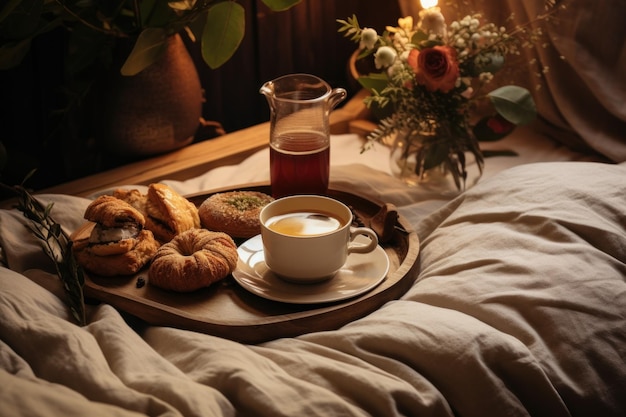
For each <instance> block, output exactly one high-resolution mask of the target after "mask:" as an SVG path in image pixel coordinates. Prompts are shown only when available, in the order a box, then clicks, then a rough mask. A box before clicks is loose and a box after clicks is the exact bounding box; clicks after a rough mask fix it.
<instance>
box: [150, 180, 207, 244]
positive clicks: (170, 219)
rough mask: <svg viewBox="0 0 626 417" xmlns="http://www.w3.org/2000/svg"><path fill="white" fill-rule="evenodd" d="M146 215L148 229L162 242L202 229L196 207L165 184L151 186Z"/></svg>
mask: <svg viewBox="0 0 626 417" xmlns="http://www.w3.org/2000/svg"><path fill="white" fill-rule="evenodd" d="M145 213H146V229H149V230H151V231H152V233H154V236H155V237H156V238H157V239H158V240H159V241H161V242H169V241H170V240H172V238H174V236H176V235H177V234H179V233H181V232H184V231H185V230H189V229H194V228H199V227H200V217H199V216H198V209H197V208H196V206H195V205H194V204H193V203H192V202H190V201H189V200H187V199H186V198H185V197H183V196H181V195H180V194H178V193H177V192H176V191H174V190H173V189H171V188H170V187H168V186H167V185H165V184H150V186H149V187H148V195H147V200H146V211H145Z"/></svg>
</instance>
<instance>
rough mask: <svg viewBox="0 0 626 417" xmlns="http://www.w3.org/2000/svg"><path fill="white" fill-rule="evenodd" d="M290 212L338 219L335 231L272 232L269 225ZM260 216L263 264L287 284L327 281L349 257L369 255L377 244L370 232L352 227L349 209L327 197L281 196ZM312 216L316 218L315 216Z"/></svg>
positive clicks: (376, 239)
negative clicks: (365, 238)
mask: <svg viewBox="0 0 626 417" xmlns="http://www.w3.org/2000/svg"><path fill="white" fill-rule="evenodd" d="M289 213H324V214H325V215H328V217H330V218H332V219H333V221H334V220H338V225H337V226H336V229H335V230H331V231H325V232H323V233H320V234H299V235H293V234H286V233H281V232H279V231H276V230H274V229H276V227H275V226H272V222H275V221H276V219H277V218H280V217H281V216H284V215H289ZM277 216H278V217H277ZM259 217H260V221H261V238H262V240H263V252H264V256H265V263H266V265H267V267H268V268H269V269H270V270H271V271H272V272H273V273H274V274H276V275H278V276H279V277H281V278H283V279H285V280H287V281H290V282H296V283H313V282H319V281H324V280H327V279H330V278H332V277H333V276H334V275H335V274H336V273H337V271H339V270H340V269H341V267H342V266H343V265H344V264H345V263H346V260H347V257H348V254H350V253H368V252H371V251H373V250H374V249H375V248H376V247H377V245H378V238H377V236H376V233H375V232H374V231H373V230H371V229H369V228H366V227H356V228H355V227H352V226H351V224H352V212H351V211H350V209H349V208H348V206H346V205H345V204H343V203H342V202H340V201H337V200H335V199H332V198H329V197H322V196H318V195H295V196H290V197H283V198H280V199H277V200H274V201H272V202H271V203H269V204H268V205H266V206H265V207H264V208H263V210H261V213H260V214H259ZM313 217H316V218H317V217H318V216H316V215H315V214H314V215H313ZM319 217H320V218H322V217H323V216H319ZM273 228H274V229H273ZM359 235H365V236H367V237H368V238H369V240H368V242H367V243H356V242H354V239H355V238H356V237H357V236H359ZM360 240H361V242H362V241H363V239H360Z"/></svg>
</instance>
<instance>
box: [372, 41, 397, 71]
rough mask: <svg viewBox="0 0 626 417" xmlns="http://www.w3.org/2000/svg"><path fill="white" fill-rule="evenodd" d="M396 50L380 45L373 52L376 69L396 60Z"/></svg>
mask: <svg viewBox="0 0 626 417" xmlns="http://www.w3.org/2000/svg"><path fill="white" fill-rule="evenodd" d="M397 55H398V54H397V52H396V50H395V49H393V48H391V47H389V46H381V47H380V48H378V50H377V51H376V53H375V54H374V64H376V69H381V68H387V67H388V66H390V65H391V64H393V63H394V61H395V60H396V56H397Z"/></svg>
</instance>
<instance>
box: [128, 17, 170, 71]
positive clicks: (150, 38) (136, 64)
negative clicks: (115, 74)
mask: <svg viewBox="0 0 626 417" xmlns="http://www.w3.org/2000/svg"><path fill="white" fill-rule="evenodd" d="M166 41H167V36H166V34H165V30H163V29H162V28H148V29H145V30H143V31H142V32H141V33H140V34H139V37H138V38H137V42H135V46H133V50H132V51H131V52H130V55H129V56H128V58H126V62H124V65H122V69H121V73H122V75H127V76H132V75H136V74H138V73H140V72H141V71H143V70H144V69H145V68H147V67H149V66H150V65H152V64H153V63H155V62H156V61H157V60H158V59H159V57H160V56H161V54H162V53H163V51H164V50H165V43H166Z"/></svg>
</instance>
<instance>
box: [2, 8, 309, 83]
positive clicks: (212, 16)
mask: <svg viewBox="0 0 626 417" xmlns="http://www.w3.org/2000/svg"><path fill="white" fill-rule="evenodd" d="M262 1H263V3H264V4H265V5H267V6H268V7H269V8H270V9H271V10H274V11H283V10H287V9H289V8H290V7H292V6H294V5H296V4H297V3H299V2H300V0H262ZM244 23H245V9H244V7H243V6H241V5H240V4H239V3H237V2H236V1H233V0H174V1H169V2H167V1H163V0H113V1H110V0H8V2H6V3H5V4H4V6H2V7H1V8H0V69H7V68H11V67H13V66H15V65H17V64H19V62H20V61H21V60H22V58H23V57H24V56H25V55H26V53H27V52H28V50H29V49H30V45H31V42H32V40H33V39H34V38H36V37H37V36H39V35H42V34H44V33H46V32H49V31H51V30H53V29H56V28H58V27H65V28H67V29H68V31H69V33H70V37H69V43H70V47H69V49H70V55H73V58H74V60H73V61H71V64H74V65H76V66H77V68H76V69H78V68H79V67H80V66H84V65H86V64H87V63H89V62H90V60H92V59H94V57H95V54H97V53H98V52H99V51H98V50H97V48H96V47H95V46H97V45H98V44H99V43H96V41H99V42H102V40H103V39H106V38H109V39H110V38H132V39H133V41H134V48H133V50H132V52H131V53H130V55H129V56H128V59H127V60H126V62H125V64H124V66H123V68H122V73H123V74H124V75H133V74H136V73H138V72H140V71H141V70H142V69H144V68H146V67H147V66H149V65H150V64H152V63H153V62H155V61H156V60H157V58H158V57H159V54H161V53H162V52H163V49H164V47H165V43H166V39H167V37H168V36H170V35H172V34H175V33H180V32H182V31H186V32H187V33H188V34H189V35H190V37H191V38H192V39H198V40H199V42H200V43H201V50H202V57H203V58H204V60H205V61H206V63H207V64H208V65H209V67H211V68H218V67H219V66H221V65H222V64H224V63H225V62H226V61H228V59H230V57H231V56H232V55H233V54H234V53H235V51H236V50H237V48H238V47H239V44H240V43H241V40H242V39H243V37H244V31H245V29H244V28H245V25H244ZM90 40H91V41H92V42H89V41H90Z"/></svg>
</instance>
